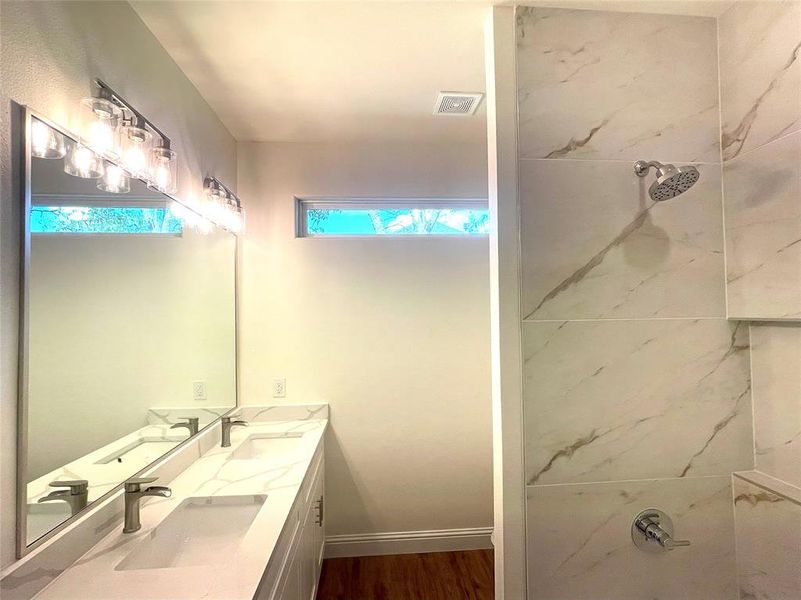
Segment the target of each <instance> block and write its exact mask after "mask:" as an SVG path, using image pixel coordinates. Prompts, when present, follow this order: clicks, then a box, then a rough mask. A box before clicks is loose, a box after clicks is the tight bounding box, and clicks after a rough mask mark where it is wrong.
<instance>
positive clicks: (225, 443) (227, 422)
mask: <svg viewBox="0 0 801 600" xmlns="http://www.w3.org/2000/svg"><path fill="white" fill-rule="evenodd" d="M231 419H233V417H223V418H222V419H221V421H220V422H221V423H222V444H220V446H221V447H222V448H228V447H229V446H230V445H231V427H247V426H248V422H247V421H232V420H231Z"/></svg>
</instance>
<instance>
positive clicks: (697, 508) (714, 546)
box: [517, 7, 754, 600]
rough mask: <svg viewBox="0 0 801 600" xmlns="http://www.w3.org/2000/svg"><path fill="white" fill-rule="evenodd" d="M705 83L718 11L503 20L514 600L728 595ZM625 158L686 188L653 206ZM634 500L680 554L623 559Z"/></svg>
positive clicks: (727, 487) (715, 217) (734, 427)
mask: <svg viewBox="0 0 801 600" xmlns="http://www.w3.org/2000/svg"><path fill="white" fill-rule="evenodd" d="M677 65H680V68H677ZM717 73H718V64H717V24H716V22H715V19H711V18H699V17H682V16H666V15H648V14H632V13H611V12H597V11H584V10H566V9H551V8H531V7H527V8H523V7H519V8H518V9H517V76H518V94H519V102H518V109H519V117H518V118H519V173H520V175H519V177H520V210H521V212H520V219H521V262H522V269H521V271H522V298H521V306H522V314H523V318H524V321H523V325H522V327H523V344H524V366H523V370H524V404H525V413H526V415H525V416H526V423H525V433H526V465H525V466H526V481H527V484H528V488H527V489H528V502H527V524H528V530H527V535H528V539H529V548H528V563H529V581H530V586H529V598H530V600H540V599H543V600H545V599H547V600H553V599H557V598H565V599H568V598H569V599H570V600H582V599H597V598H599V597H604V598H632V599H633V598H646V597H647V598H658V599H661V600H668V599H674V598H687V599H695V598H698V599H704V600H716V599H720V600H724V599H725V600H730V599H731V598H732V597H734V596H735V594H736V591H735V590H736V584H735V572H736V566H735V554H734V552H735V549H734V523H733V515H732V509H731V472H732V471H735V470H746V469H752V468H753V460H754V457H753V434H752V411H751V383H750V368H749V345H750V342H749V331H748V327H747V326H746V325H744V324H743V325H738V324H737V323H729V322H727V321H726V320H725V315H726V312H725V310H726V301H725V266H724V259H723V256H724V254H723V251H724V239H723V222H722V195H721V186H720V172H721V165H720V141H719V140H720V130H719V128H720V123H719V111H718V86H717ZM638 159H644V160H657V161H660V162H673V163H677V164H696V165H697V166H698V169H699V171H700V172H701V180H700V181H699V183H698V184H696V185H695V186H694V187H693V188H692V189H691V190H689V191H688V192H686V193H685V194H683V195H681V196H679V197H677V198H675V199H673V200H670V201H668V202H663V203H658V204H657V203H654V202H653V201H651V200H650V198H649V196H648V193H647V186H648V185H650V183H651V181H652V180H651V177H652V175H651V177H648V178H646V179H645V180H642V179H639V178H637V177H636V176H635V174H634V172H633V163H634V161H636V160H638ZM649 507H657V508H661V509H663V510H665V511H666V512H668V513H670V514H671V515H672V517H673V518H674V523H675V526H676V533H677V535H680V536H681V537H687V538H690V539H691V540H692V541H693V545H692V546H690V547H686V548H679V549H677V550H675V551H673V552H671V553H670V554H666V555H658V556H654V555H650V554H646V553H644V552H642V551H640V550H638V549H637V548H636V547H635V546H634V545H633V544H632V542H631V538H630V525H631V520H632V519H633V518H634V516H635V515H636V514H637V513H638V512H639V511H640V510H642V509H645V508H649ZM599 594H601V595H599Z"/></svg>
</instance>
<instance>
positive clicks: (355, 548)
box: [325, 527, 492, 558]
mask: <svg viewBox="0 0 801 600" xmlns="http://www.w3.org/2000/svg"><path fill="white" fill-rule="evenodd" d="M491 537H492V527H472V528H469V529H437V530H431V531H393V532H388V533H363V534H355V535H330V536H328V537H326V538H325V558H341V557H345V556H379V555H382V554H416V553H419V552H452V551H456V550H482V549H485V548H492V541H491Z"/></svg>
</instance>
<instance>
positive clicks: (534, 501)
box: [527, 477, 736, 600]
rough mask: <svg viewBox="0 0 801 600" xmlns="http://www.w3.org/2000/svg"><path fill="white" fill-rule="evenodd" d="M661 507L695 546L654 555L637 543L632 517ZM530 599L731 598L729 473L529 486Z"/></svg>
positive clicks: (679, 530) (733, 574)
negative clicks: (661, 478) (634, 537)
mask: <svg viewBox="0 0 801 600" xmlns="http://www.w3.org/2000/svg"><path fill="white" fill-rule="evenodd" d="M654 506H658V507H659V508H661V509H662V510H665V511H666V512H667V513H668V514H670V515H671V517H672V518H673V521H674V525H675V527H676V535H677V537H679V538H687V539H690V540H691V541H692V545H691V546H688V547H686V548H678V549H676V550H675V551H673V552H671V553H666V554H664V555H657V556H654V555H650V554H646V553H645V552H642V551H641V550H639V549H637V547H636V546H634V544H633V543H632V541H631V534H630V527H631V521H632V520H633V518H634V516H635V515H636V514H637V513H638V512H639V511H640V510H643V509H645V508H649V507H654ZM527 513H528V530H527V537H528V550H529V555H530V556H531V557H533V559H532V560H529V561H528V569H529V581H532V582H535V584H534V585H532V586H531V587H530V590H529V600H629V599H630V600H642V599H644V598H648V599H649V600H650V599H653V600H676V599H677V598H703V599H704V600H731V599H732V598H733V597H735V595H736V591H735V585H734V581H735V558H734V531H733V529H734V526H733V522H732V511H731V484H730V477H703V478H695V479H665V480H651V481H622V482H613V483H588V484H572V485H549V486H535V487H529V488H527Z"/></svg>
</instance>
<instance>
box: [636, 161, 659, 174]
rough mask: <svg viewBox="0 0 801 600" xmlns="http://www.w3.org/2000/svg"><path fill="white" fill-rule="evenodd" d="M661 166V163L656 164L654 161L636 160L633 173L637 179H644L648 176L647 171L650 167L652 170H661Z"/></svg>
mask: <svg viewBox="0 0 801 600" xmlns="http://www.w3.org/2000/svg"><path fill="white" fill-rule="evenodd" d="M663 166H664V165H663V164H662V163H661V162H657V161H655V160H652V161H644V160H638V161H637V162H636V163H634V172H635V173H636V174H637V177H645V176H646V175H648V171H650V170H651V167H653V168H654V169H661V168H662V167H663Z"/></svg>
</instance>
